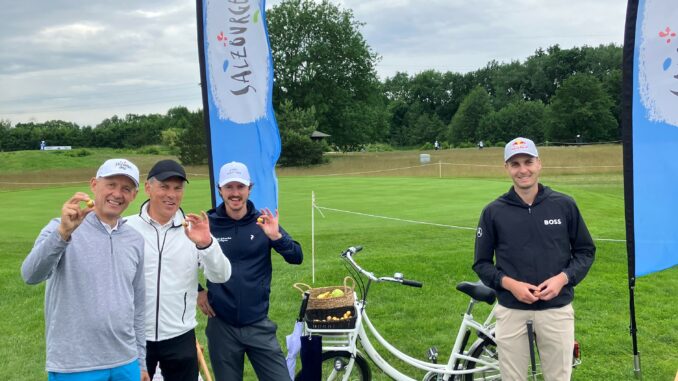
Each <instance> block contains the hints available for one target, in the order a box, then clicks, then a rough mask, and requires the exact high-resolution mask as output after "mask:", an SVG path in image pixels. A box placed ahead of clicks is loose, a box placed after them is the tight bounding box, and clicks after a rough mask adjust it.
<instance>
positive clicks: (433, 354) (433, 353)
mask: <svg viewBox="0 0 678 381" xmlns="http://www.w3.org/2000/svg"><path fill="white" fill-rule="evenodd" d="M426 355H427V356H428V360H429V361H430V362H432V363H434V364H437V363H438V348H436V347H431V348H429V349H428V351H426Z"/></svg>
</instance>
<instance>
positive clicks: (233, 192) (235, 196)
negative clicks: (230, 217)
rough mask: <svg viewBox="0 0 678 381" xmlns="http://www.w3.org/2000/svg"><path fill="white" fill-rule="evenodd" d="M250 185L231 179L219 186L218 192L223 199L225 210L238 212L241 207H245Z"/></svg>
mask: <svg viewBox="0 0 678 381" xmlns="http://www.w3.org/2000/svg"><path fill="white" fill-rule="evenodd" d="M250 187H251V186H247V185H245V184H243V183H240V182H237V181H231V182H230V183H226V184H224V185H223V186H222V187H221V188H219V194H220V195H221V198H222V199H224V205H225V206H226V211H229V210H230V211H232V212H240V211H241V210H243V208H247V200H248V199H249V197H250Z"/></svg>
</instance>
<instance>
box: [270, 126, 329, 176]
mask: <svg viewBox="0 0 678 381" xmlns="http://www.w3.org/2000/svg"><path fill="white" fill-rule="evenodd" d="M281 135H282V136H281V137H282V152H283V154H282V155H281V156H280V160H278V164H280V165H281V166H283V167H295V166H305V165H314V164H322V163H325V162H326V161H327V160H326V159H325V158H324V157H323V152H324V151H326V150H327V144H325V143H324V142H314V141H312V140H311V139H310V138H309V137H308V136H305V135H302V134H299V133H297V132H296V131H291V130H286V131H282V134H281Z"/></svg>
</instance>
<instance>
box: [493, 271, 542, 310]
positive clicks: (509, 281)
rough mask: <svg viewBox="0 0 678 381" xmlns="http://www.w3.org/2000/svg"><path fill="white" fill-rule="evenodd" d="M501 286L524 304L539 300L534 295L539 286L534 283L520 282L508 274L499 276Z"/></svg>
mask: <svg viewBox="0 0 678 381" xmlns="http://www.w3.org/2000/svg"><path fill="white" fill-rule="evenodd" d="M501 286H502V287H503V288H505V289H507V290H509V291H511V293H512V294H513V296H515V298H516V299H518V300H520V301H521V302H523V303H526V304H532V303H534V302H536V301H537V300H539V297H538V296H536V295H535V293H536V292H537V291H539V288H538V287H537V286H535V285H532V284H529V283H525V282H520V281H517V280H515V279H513V278H510V277H508V276H505V277H503V278H501Z"/></svg>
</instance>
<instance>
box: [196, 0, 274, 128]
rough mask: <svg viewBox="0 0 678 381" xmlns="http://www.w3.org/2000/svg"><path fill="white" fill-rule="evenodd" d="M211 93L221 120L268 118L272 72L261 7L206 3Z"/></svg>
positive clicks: (239, 0)
mask: <svg viewBox="0 0 678 381" xmlns="http://www.w3.org/2000/svg"><path fill="white" fill-rule="evenodd" d="M205 21H206V22H205V26H206V33H205V36H206V40H207V41H206V43H207V58H208V61H207V63H208V65H209V82H210V91H211V93H212V94H213V96H214V103H215V104H216V106H217V109H218V111H219V118H221V119H225V120H231V121H233V122H235V123H251V122H254V121H255V120H257V119H259V118H263V117H265V116H266V103H267V102H268V101H269V99H267V95H268V93H269V91H268V83H269V78H268V76H269V73H271V71H272V70H271V68H270V67H269V60H268V49H261V48H260V47H261V46H266V45H267V44H268V41H267V39H266V31H265V29H264V28H263V27H262V24H263V20H261V12H260V10H259V4H258V3H257V2H256V1H250V0H227V1H224V0H221V1H213V0H208V1H207V12H206V19H205Z"/></svg>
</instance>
